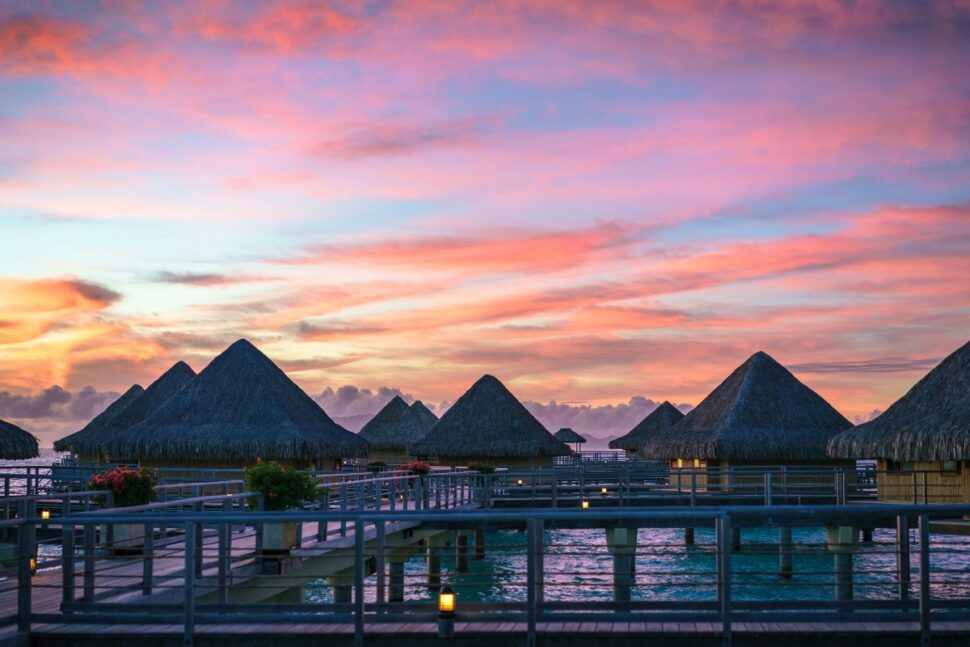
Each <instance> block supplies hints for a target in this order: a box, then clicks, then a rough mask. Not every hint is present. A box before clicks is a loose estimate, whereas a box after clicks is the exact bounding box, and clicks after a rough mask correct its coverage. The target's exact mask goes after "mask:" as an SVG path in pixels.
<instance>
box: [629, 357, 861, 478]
mask: <svg viewBox="0 0 970 647" xmlns="http://www.w3.org/2000/svg"><path fill="white" fill-rule="evenodd" d="M851 426H852V423H851V422H849V421H848V420H846V419H845V417H844V416H842V414H840V413H839V412H838V411H836V410H835V409H834V408H833V407H832V405H830V404H829V403H828V402H826V401H825V400H824V399H822V397H821V396H820V395H818V394H817V393H815V391H812V390H811V389H810V388H808V387H807V386H805V385H804V384H802V383H801V382H799V381H798V379H797V378H796V377H795V376H794V375H792V374H791V372H789V371H788V369H786V368H785V367H784V366H782V365H781V364H779V363H778V362H776V361H775V360H774V359H773V358H772V357H771V356H769V355H768V354H767V353H764V352H758V353H755V354H754V355H752V356H751V357H749V358H748V359H747V360H746V361H745V362H744V363H743V364H741V366H739V367H737V368H736V369H735V370H734V371H733V372H732V373H731V374H730V375H729V376H728V377H727V379H725V380H724V381H723V382H721V384H720V385H718V386H717V388H715V389H714V390H713V391H711V393H710V394H709V395H708V396H707V397H706V398H704V400H703V401H702V402H701V403H700V404H699V405H697V407H696V408H695V409H693V410H691V411H690V413H688V414H687V415H686V416H684V417H683V419H681V420H680V421H679V422H677V423H676V424H674V425H673V426H672V427H670V428H669V429H666V430H661V431H658V432H657V433H655V434H653V435H651V436H650V437H648V438H646V440H645V441H644V443H643V445H642V451H643V453H644V455H645V456H646V457H647V458H702V459H714V460H719V459H720V460H821V459H826V458H827V454H826V453H825V445H826V443H827V442H828V440H829V438H831V437H832V436H834V435H835V434H837V433H839V432H840V431H844V430H846V429H848V428H849V427H851Z"/></svg>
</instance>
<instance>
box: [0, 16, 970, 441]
mask: <svg viewBox="0 0 970 647" xmlns="http://www.w3.org/2000/svg"><path fill="white" fill-rule="evenodd" d="M651 4H653V5H654V6H651ZM769 4H770V3H765V2H738V3H733V2H730V3H718V4H716V5H712V3H708V2H696V3H692V2H658V3H648V2H637V3H632V2H609V1H603V0H600V1H598V2H582V1H577V2H564V1H562V0H556V1H548V2H540V1H533V2H523V3H517V2H484V1H483V2H471V3H461V2H452V1H444V0H443V1H440V2H394V1H375V2H366V3H363V4H361V3H342V2H335V3H327V4H322V3H321V4H318V3H306V2H284V3H273V2H223V3H219V2H206V3H200V2H186V3H176V2H148V3H144V2H110V1H105V2H63V3H59V4H58V3H46V2H18V1H17V0H14V1H13V2H4V3H3V4H2V5H0V224H2V227H0V418H6V419H10V420H13V421H15V422H17V423H18V424H21V425H22V426H24V427H25V428H27V429H28V430H31V431H34V432H36V433H38V434H39V435H40V436H41V438H42V440H43V441H44V443H43V444H45V445H49V444H50V441H51V440H53V438H56V437H58V436H59V435H60V434H61V433H62V432H64V431H68V430H74V428H76V427H77V426H78V424H83V422H85V421H86V419H87V418H88V417H90V415H93V414H94V413H96V412H97V411H98V410H99V409H100V408H103V406H105V405H106V404H107V403H108V402H109V401H110V399H111V398H113V397H115V394H116V393H117V392H120V391H123V390H124V389H125V388H127V387H128V386H129V385H130V384H132V383H133V382H139V383H141V384H142V385H145V386H147V384H148V383H150V382H151V381H152V380H153V379H154V378H155V377H157V375H158V374H160V373H161V372H162V371H163V370H165V369H166V368H167V367H168V366H169V365H171V364H172V363H173V362H174V361H176V360H177V359H184V360H186V361H187V362H188V363H189V364H191V365H192V367H193V368H195V369H196V370H201V369H202V368H204V367H205V365H206V363H207V362H208V361H209V360H210V359H211V358H212V357H213V355H215V354H216V353H218V352H219V351H220V350H221V349H223V348H224V347H225V346H227V345H228V344H229V343H231V342H232V341H233V340H235V339H237V338H240V337H247V338H249V339H250V340H252V341H253V342H254V343H256V344H257V345H258V346H259V347H260V348H261V349H262V350H263V351H264V352H266V353H267V354H268V355H269V356H270V357H272V358H273V359H274V360H276V361H277V362H278V363H279V364H280V366H281V367H282V368H284V370H286V371H287V372H288V374H289V375H290V376H291V377H292V378H293V379H294V380H295V381H297V383H299V384H300V385H301V386H302V387H304V389H306V390H307V392H308V393H310V394H311V395H314V396H318V398H319V399H320V401H321V402H323V403H324V407H325V408H327V410H328V412H330V413H331V414H332V415H337V416H341V415H353V414H362V413H367V412H370V411H374V410H376V408H377V407H378V406H379V405H380V403H381V402H382V401H383V400H386V399H387V397H390V396H389V395H387V394H388V393H392V392H393V390H394V389H398V390H400V391H402V392H404V393H406V394H410V395H412V396H414V397H417V398H421V399H423V400H425V401H427V402H430V403H432V404H438V403H442V402H445V403H446V402H450V401H453V400H454V399H455V398H456V397H457V396H458V395H460V394H461V392H462V391H463V390H464V389H465V388H467V386H468V385H469V384H470V383H471V382H472V381H474V380H475V379H476V378H477V377H478V376H480V375H481V374H482V373H486V372H487V373H492V374H494V375H496V376H497V377H499V378H500V379H502V380H503V381H504V382H505V383H506V384H507V385H508V386H509V387H510V388H511V389H512V390H513V392H514V393H515V394H516V395H517V396H519V397H520V398H521V399H523V400H530V401H534V402H537V403H548V401H550V400H555V401H556V402H557V403H560V404H559V406H562V403H565V405H566V406H567V407H573V408H575V407H579V406H581V405H588V406H589V407H590V408H591V410H600V409H601V408H604V407H605V408H606V409H603V410H604V411H606V410H610V411H612V410H615V407H614V409H609V406H608V405H624V406H628V407H630V406H633V404H634V403H636V402H642V401H643V400H644V399H649V400H650V401H658V402H659V401H662V400H664V399H670V400H671V401H673V402H675V403H693V404H696V403H697V402H699V401H700V399H701V398H703V396H704V395H706V393H707V392H708V391H709V390H710V389H711V388H713V387H714V386H716V384H717V383H718V382H720V380H722V379H723V378H724V377H725V376H726V375H727V374H728V373H729V372H730V371H731V370H732V369H733V368H734V367H735V366H737V365H738V364H740V363H741V362H742V361H744V360H745V359H746V358H747V357H748V356H749V355H750V354H751V353H753V352H755V351H757V350H764V351H766V352H768V353H769V354H771V355H772V356H773V357H775V358H776V359H777V360H779V361H780V362H782V363H783V364H785V365H786V366H788V367H789V368H790V369H791V370H792V371H793V372H794V373H795V374H796V376H797V377H799V378H800V379H801V380H802V381H803V382H805V383H806V384H808V385H809V386H810V387H812V388H814V389H815V390H817V391H818V392H819V393H821V394H822V395H823V396H824V397H826V398H827V399H828V400H829V401H830V402H832V404H833V405H834V406H836V408H838V409H839V410H840V411H841V412H842V413H843V414H845V415H846V416H848V417H849V418H855V417H859V418H861V419H864V418H866V417H868V416H869V415H871V412H872V411H873V410H878V409H884V408H885V407H886V406H888V405H889V404H890V403H891V402H892V401H893V400H895V399H896V398H897V397H899V396H900V395H902V394H903V393H904V392H905V391H906V389H908V388H909V387H910V386H911V385H912V384H913V383H914V382H915V381H916V380H917V379H919V377H921V376H922V375H923V374H925V373H926V372H927V371H928V370H929V369H930V368H931V367H932V366H933V365H935V363H936V362H937V361H938V360H939V359H941V358H942V357H943V356H945V355H946V354H948V353H949V352H951V351H953V350H955V349H956V348H957V347H958V346H960V345H961V344H963V343H965V342H966V341H967V340H968V339H970V325H968V324H970V77H968V70H970V2H967V1H966V0H952V1H949V2H913V3H905V2H866V1H860V2H846V3H842V2H835V1H827V0H812V1H803V2H799V1H791V2H786V3H784V6H785V8H784V9H772V8H769V7H768V5H769ZM345 385H351V386H352V387H356V389H345V390H344V391H343V392H342V393H343V394H344V395H345V396H346V397H345V398H344V399H345V400H346V401H341V400H339V398H337V397H336V393H334V392H336V390H337V389H338V388H339V387H341V386H345ZM53 386H58V387H60V389H59V390H52V389H51V387H53ZM381 387H386V389H385V391H383V392H379V391H378V390H379V389H380V388H381ZM328 388H329V389H330V391H325V390H326V389H328ZM365 389H366V391H365ZM328 393H329V394H330V395H329V396H328V395H327V394H328ZM381 393H383V394H384V395H381ZM321 394H322V395H321ZM330 396H333V397H330ZM385 396H386V397H385ZM637 397H639V398H640V400H636V398H637ZM631 398H632V399H633V400H632V401H631ZM328 401H329V402H330V406H328V404H327V402H328ZM547 420H548V419H547ZM547 420H544V422H547V424H552V423H551V422H548V421H547ZM556 420H559V418H556ZM590 420H592V418H591V419H590ZM593 424H594V423H592V422H590V423H588V426H591V425H593ZM595 424H599V423H595ZM603 424H604V425H605V424H606V423H603ZM623 424H626V423H625V422H624V423H623ZM580 426H581V425H580ZM577 430H579V431H587V432H588V431H594V432H596V433H605V432H606V431H609V432H610V433H612V430H610V429H605V430H604V429H577ZM624 431H625V430H624Z"/></svg>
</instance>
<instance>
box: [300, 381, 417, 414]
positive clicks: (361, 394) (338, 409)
mask: <svg viewBox="0 0 970 647" xmlns="http://www.w3.org/2000/svg"><path fill="white" fill-rule="evenodd" d="M396 395H398V396H401V397H402V398H403V399H404V400H405V401H406V402H409V403H410V402H414V397H413V396H411V395H410V394H406V393H404V392H402V391H401V390H400V389H396V388H391V387H387V386H382V387H380V388H378V389H377V390H376V391H372V390H371V389H366V388H365V389H361V388H358V387H356V386H353V385H350V384H346V385H344V386H341V387H339V388H337V390H334V389H332V388H331V387H329V386H328V387H327V388H326V389H324V390H323V391H322V392H320V393H319V394H317V395H316V396H314V398H313V399H314V400H315V401H316V402H317V404H319V405H320V406H321V407H323V410H324V411H326V412H327V414H329V415H330V416H332V417H340V418H345V417H350V416H359V415H363V414H370V415H373V414H375V413H377V412H378V411H380V410H381V409H382V408H383V407H384V405H385V404H387V403H388V402H390V401H391V400H392V399H394V396H396Z"/></svg>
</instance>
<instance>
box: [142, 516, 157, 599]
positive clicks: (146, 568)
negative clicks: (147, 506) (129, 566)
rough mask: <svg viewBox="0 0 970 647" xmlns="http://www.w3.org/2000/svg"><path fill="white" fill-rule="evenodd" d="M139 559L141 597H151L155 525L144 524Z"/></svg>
mask: <svg viewBox="0 0 970 647" xmlns="http://www.w3.org/2000/svg"><path fill="white" fill-rule="evenodd" d="M141 559H142V562H141V592H142V595H151V594H152V584H153V583H154V571H155V524H153V523H150V522H149V523H146V524H145V544H144V545H143V546H142V554H141Z"/></svg>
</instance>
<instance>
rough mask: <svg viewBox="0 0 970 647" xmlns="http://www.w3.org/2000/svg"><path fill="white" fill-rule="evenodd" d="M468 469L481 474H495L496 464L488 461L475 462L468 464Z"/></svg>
mask: <svg viewBox="0 0 970 647" xmlns="http://www.w3.org/2000/svg"><path fill="white" fill-rule="evenodd" d="M468 469H469V470H471V471H472V472H478V473H479V474H494V473H495V466H494V465H489V464H488V463H478V462H473V463H469V464H468Z"/></svg>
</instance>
